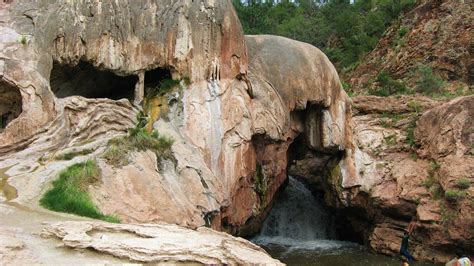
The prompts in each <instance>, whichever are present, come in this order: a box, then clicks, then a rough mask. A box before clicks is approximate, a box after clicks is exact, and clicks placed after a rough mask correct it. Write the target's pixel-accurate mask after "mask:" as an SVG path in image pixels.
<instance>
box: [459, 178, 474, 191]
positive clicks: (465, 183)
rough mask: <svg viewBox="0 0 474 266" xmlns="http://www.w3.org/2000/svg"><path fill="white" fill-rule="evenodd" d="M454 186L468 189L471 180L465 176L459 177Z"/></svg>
mask: <svg viewBox="0 0 474 266" xmlns="http://www.w3.org/2000/svg"><path fill="white" fill-rule="evenodd" d="M456 186H457V187H458V188H460V189H468V188H469V187H470V186H471V181H470V180H469V179H467V178H460V179H458V180H457V181H456Z"/></svg>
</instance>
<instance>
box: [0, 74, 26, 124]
mask: <svg viewBox="0 0 474 266" xmlns="http://www.w3.org/2000/svg"><path fill="white" fill-rule="evenodd" d="M22 111H23V110H22V98H21V93H20V91H19V90H18V89H17V88H16V87H14V86H12V85H10V84H8V83H7V82H5V81H3V80H0V133H2V132H3V131H4V130H5V128H6V127H7V125H8V124H9V123H11V122H12V121H13V120H14V119H16V118H17V117H18V116H19V115H20V114H21V112H22Z"/></svg>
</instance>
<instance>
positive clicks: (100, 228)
mask: <svg viewBox="0 0 474 266" xmlns="http://www.w3.org/2000/svg"><path fill="white" fill-rule="evenodd" d="M42 236H43V237H53V238H59V239H60V240H61V241H62V243H63V244H64V245H65V246H66V247H70V248H76V249H94V250H97V251H100V252H103V253H106V254H110V255H112V256H115V257H119V258H121V259H129V260H130V261H134V262H146V263H153V262H171V263H173V262H175V263H202V264H206V265H209V264H226V265H242V264H258V265H284V264H282V263H280V262H279V261H278V260H275V259H272V258H271V257H270V256H269V255H268V254H267V253H266V252H265V251H264V250H263V249H262V248H260V247H259V246H257V245H255V244H252V243H251V242H249V241H247V240H245V239H242V238H235V237H232V236H230V235H228V234H225V233H219V232H216V231H213V230H211V229H207V228H199V229H198V230H191V229H186V228H182V227H179V226H176V225H151V224H148V225H132V224H130V225H114V224H109V223H100V222H58V223H53V224H49V225H47V226H46V227H45V228H44V229H43V232H42Z"/></svg>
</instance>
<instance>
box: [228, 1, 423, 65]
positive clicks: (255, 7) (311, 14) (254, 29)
mask: <svg viewBox="0 0 474 266" xmlns="http://www.w3.org/2000/svg"><path fill="white" fill-rule="evenodd" d="M415 2H416V1H415V0H393V1H392V0H357V1H350V0H329V1H322V0H294V1H290V0H279V1H277V0H247V1H244V2H242V1H239V0H234V6H235V8H236V10H237V13H238V15H239V18H240V20H241V22H242V25H243V28H244V31H245V33H246V34H274V35H280V36H285V37H289V38H292V39H295V40H299V41H304V42H308V43H311V44H313V45H315V46H317V47H319V48H320V49H322V50H323V51H324V52H325V53H326V54H327V55H328V56H329V58H330V59H331V60H332V61H333V62H334V63H335V64H336V66H338V67H339V68H342V69H344V68H348V67H351V66H353V65H354V64H356V63H357V62H358V61H359V60H360V59H361V57H362V56H363V55H364V54H366V53H367V52H369V51H371V50H372V49H373V48H374V47H375V45H376V44H377V42H378V39H379V38H380V36H381V35H382V34H383V33H384V31H385V30H386V29H387V28H388V27H389V26H390V24H391V23H393V21H394V20H396V19H398V17H399V16H400V14H402V13H403V12H405V11H407V10H408V9H410V8H412V7H413V6H414V4H415Z"/></svg>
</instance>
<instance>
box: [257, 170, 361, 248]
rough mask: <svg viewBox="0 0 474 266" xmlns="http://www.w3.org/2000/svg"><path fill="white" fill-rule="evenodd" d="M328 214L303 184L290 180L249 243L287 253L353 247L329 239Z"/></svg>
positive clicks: (350, 244)
mask: <svg viewBox="0 0 474 266" xmlns="http://www.w3.org/2000/svg"><path fill="white" fill-rule="evenodd" d="M331 220H332V219H331V215H330V213H328V211H327V210H326V209H325V208H324V206H323V205H322V204H321V202H319V201H318V199H317V198H315V197H314V196H313V195H312V194H311V191H310V190H309V189H308V188H306V187H305V185H304V184H303V183H301V182H299V181H298V180H297V179H295V178H293V177H291V176H290V177H289V184H288V186H287V187H286V188H285V191H283V192H282V193H281V194H279V195H278V196H277V198H276V200H275V204H274V206H273V209H272V210H271V212H270V215H269V216H268V217H267V219H266V220H265V222H264V224H263V227H262V230H261V232H260V234H259V235H258V236H257V237H255V238H254V239H253V241H254V242H255V243H257V244H259V245H263V246H272V245H273V246H275V245H276V246H280V247H284V248H288V249H289V250H294V249H301V250H308V249H309V250H320V251H324V250H334V249H339V248H341V247H348V246H354V244H352V243H348V242H343V241H337V240H331V238H334V236H335V231H334V229H333V227H332V226H331V224H332V222H331Z"/></svg>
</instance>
